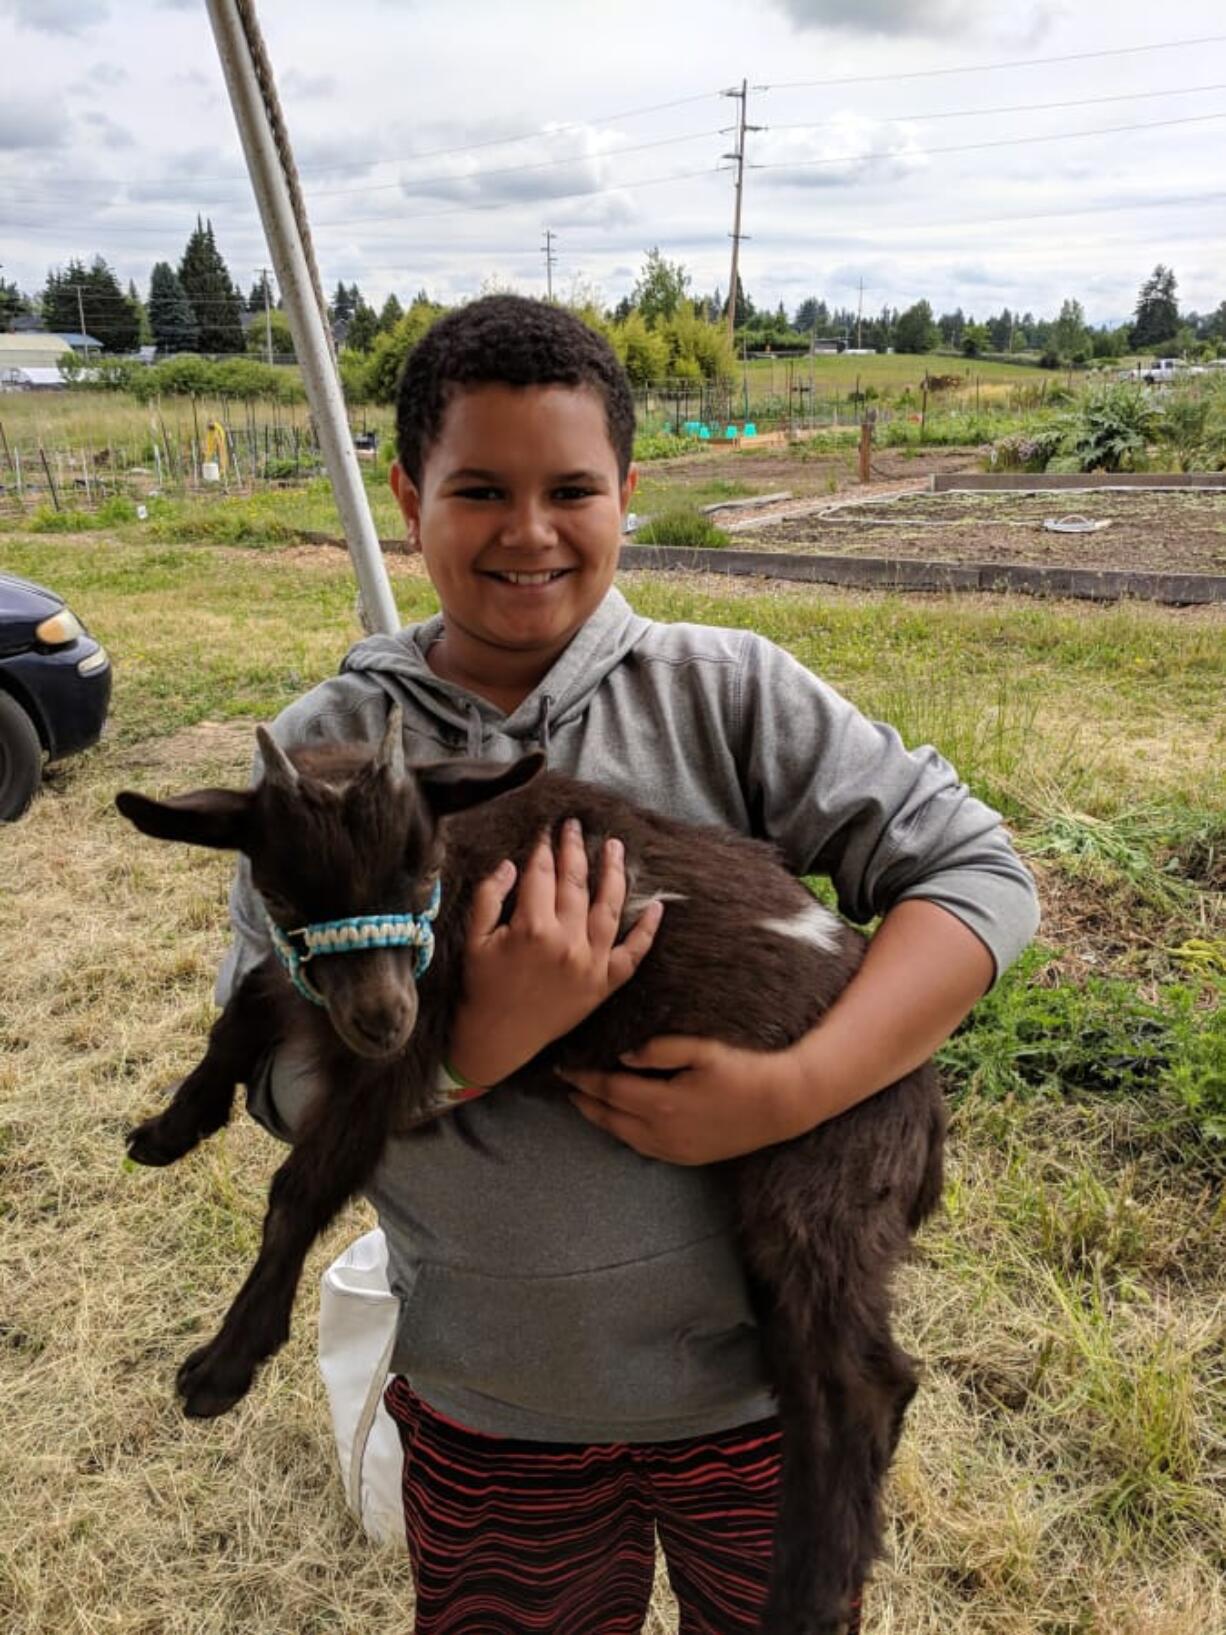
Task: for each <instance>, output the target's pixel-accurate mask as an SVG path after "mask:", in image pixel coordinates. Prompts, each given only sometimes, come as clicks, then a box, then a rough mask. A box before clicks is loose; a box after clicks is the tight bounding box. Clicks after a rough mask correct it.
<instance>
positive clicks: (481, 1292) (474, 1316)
mask: <svg viewBox="0 0 1226 1635" xmlns="http://www.w3.org/2000/svg"><path fill="white" fill-rule="evenodd" d="M441 631H442V618H441V616H440V617H435V618H433V619H429V620H427V621H425V622H424V623H423V624H420V625H416V626H411V627H409V628H408V629H405V630H402V631H401V632H400V633H399V634H398V635H396V636H372V637H369V638H367V639H366V640H365V641H361V642H359V643H358V644H357V645H356V646H355V647H354V648H353V649H352V650H351V651H350V653H349V654H348V656H347V657H346V659H345V661H344V663H343V665H342V667H341V674H340V675H339V676H338V677H336V678H335V679H334V680H331V681H326V682H324V683H322V685H320V686H318V687H316V688H314V689H313V690H312V691H311V692H310V693H308V694H307V695H306V696H305V697H304V698H301V699H299V700H298V701H297V702H295V703H294V704H292V705H290V707H289V708H288V709H287V710H285V711H284V713H283V714H282V715H281V716H280V717H279V718H278V720H277V722H276V723H275V725H274V732H275V735H276V737H277V738H278V739H279V740H280V741H281V742H282V743H285V744H302V743H311V742H318V741H320V740H326V739H362V740H372V739H374V740H377V738H378V737H379V736H380V734H381V733H382V731H383V727H384V724H385V721H386V717H387V712H388V709H389V707H390V706H391V704H392V703H393V702H396V703H399V704H400V705H401V707H402V708H403V710H404V716H405V734H406V738H405V743H406V750H407V753H408V755H409V757H410V759H417V760H429V759H438V758H440V757H444V756H448V755H457V754H468V755H482V756H486V757H489V758H492V759H495V760H511V759H514V758H517V757H518V756H520V755H522V754H523V753H525V752H526V751H527V750H529V749H533V748H537V747H540V748H542V749H544V750H546V751H547V754H548V759H549V764H550V765H551V766H552V767H553V768H555V769H556V770H559V771H563V772H566V773H569V774H572V775H574V776H577V777H582V778H587V779H590V780H592V781H593V782H597V783H600V784H603V785H605V786H606V787H609V788H612V789H614V790H617V791H619V792H621V793H622V794H624V795H627V796H629V797H631V798H632V799H634V800H636V801H639V802H641V803H643V804H645V805H647V806H651V807H654V808H656V809H658V810H660V811H663V812H666V813H668V814H669V815H670V816H672V817H675V818H680V819H684V820H688V821H690V822H694V823H716V822H718V823H724V824H728V825H730V826H731V827H733V828H735V829H738V830H740V831H741V832H743V833H748V834H753V835H757V836H759V837H763V838H769V839H771V840H773V841H774V842H775V843H776V845H777V846H778V847H779V849H780V851H781V853H782V855H783V857H784V860H785V861H786V863H787V865H788V867H789V868H790V869H792V870H793V872H794V873H796V874H798V875H807V874H819V875H826V876H828V877H829V878H830V879H831V881H832V882H833V884H834V887H835V889H836V891H837V893H838V899H839V905H840V907H841V909H842V911H843V913H844V914H845V915H847V917H848V918H849V919H851V920H853V921H856V922H859V923H863V922H866V921H868V920H870V919H872V918H873V917H874V916H875V915H878V914H881V913H884V912H885V911H886V910H887V909H889V908H890V907H892V906H893V905H894V904H895V903H898V902H900V901H901V900H903V899H904V898H907V897H923V898H927V899H929V900H931V901H933V902H936V903H939V904H941V905H942V906H943V907H944V908H946V909H948V910H949V911H950V912H951V913H953V914H955V915H957V917H958V918H959V919H960V920H962V921H963V922H964V923H965V924H966V925H968V926H969V927H970V928H971V929H972V930H973V931H974V932H975V933H976V934H977V935H978V936H979V937H980V938H981V939H982V941H983V942H984V943H985V944H986V945H987V947H988V948H989V950H990V951H991V953H992V956H993V958H994V960H995V963H996V969H997V972H998V973H999V972H1000V971H1001V970H1003V969H1004V967H1005V966H1006V965H1008V963H1009V962H1010V961H1011V960H1012V959H1013V958H1014V957H1015V956H1016V955H1017V954H1018V953H1019V952H1020V950H1021V949H1022V948H1023V947H1024V946H1025V944H1026V943H1027V941H1028V940H1029V939H1030V937H1031V936H1032V935H1033V934H1034V931H1035V928H1036V926H1037V923H1038V914H1037V907H1036V900H1035V894H1034V888H1033V885H1032V882H1031V879H1030V876H1029V875H1028V874H1027V872H1026V870H1025V869H1024V868H1023V867H1022V865H1021V864H1020V863H1019V861H1018V859H1017V857H1016V855H1015V854H1014V852H1013V850H1012V849H1011V847H1010V845H1009V842H1008V840H1007V838H1006V836H1005V833H1004V831H1003V829H1002V828H1001V826H1000V820H999V818H998V816H997V814H996V813H995V812H993V811H991V810H990V809H989V808H988V807H986V806H984V805H983V804H982V803H981V802H980V801H978V800H976V799H975V798H974V797H973V796H971V795H970V794H969V793H968V791H967V789H966V787H965V786H964V785H963V784H961V783H960V782H959V781H958V777H957V774H956V773H955V772H954V770H953V768H952V767H950V765H949V764H948V762H946V761H945V760H943V759H942V758H941V756H939V755H938V754H937V753H936V751H935V750H933V749H931V748H927V747H925V748H921V749H918V750H915V751H912V752H910V753H909V752H908V751H907V750H906V749H905V748H904V747H903V744H902V742H901V740H900V739H899V737H898V735H897V733H895V732H894V731H893V729H892V728H890V727H886V726H879V725H876V724H874V723H873V722H870V721H868V720H866V719H865V717H864V716H862V715H860V714H859V712H858V711H856V710H855V709H854V708H853V707H852V706H851V705H850V704H849V703H848V702H847V701H846V700H845V699H843V698H841V697H840V696H839V695H838V694H837V693H836V692H834V691H833V689H832V688H830V687H828V686H826V685H825V684H824V683H823V682H821V681H819V680H818V679H816V678H815V677H814V676H813V675H812V674H811V673H810V672H809V671H808V670H806V669H805V668H804V667H803V666H802V665H800V664H798V663H797V662H796V661H795V660H794V659H792V658H791V657H790V656H789V655H788V654H787V653H785V652H783V651H782V650H781V649H780V648H778V647H776V646H774V645H773V644H772V643H771V642H769V641H766V640H765V639H764V638H762V637H760V636H758V635H756V634H754V633H753V632H750V631H741V630H721V629H713V628H710V627H707V626H702V625H686V624H672V625H669V624H657V623H653V622H652V621H650V620H647V619H643V618H640V617H639V616H638V615H636V614H635V613H634V612H633V611H632V609H631V608H630V607H629V605H628V604H627V602H626V601H625V599H624V598H623V597H622V596H621V594H620V593H619V592H618V591H616V590H611V591H610V592H609V593H608V595H607V596H606V597H605V599H604V601H603V602H602V604H601V606H600V607H599V608H598V609H597V611H596V612H595V613H594V614H593V615H592V617H591V618H590V619H589V620H588V622H587V624H586V625H584V627H583V628H582V629H581V630H580V631H579V633H578V635H576V637H575V638H574V640H573V641H572V642H571V644H570V646H569V647H568V648H567V649H566V651H565V652H564V653H563V654H562V656H561V657H560V658H559V659H558V661H557V663H556V664H555V665H554V666H553V668H552V670H550V672H549V674H548V675H547V676H546V677H545V679H544V680H543V681H542V682H541V684H540V685H539V687H537V688H536V690H535V691H534V692H533V693H532V694H531V695H530V696H529V697H528V698H526V699H525V700H524V702H523V703H522V704H521V705H520V706H519V707H518V709H516V710H515V711H514V712H513V713H512V714H511V715H503V713H502V712H501V711H500V710H498V709H497V708H496V707H495V706H494V705H492V704H490V703H488V702H486V701H485V700H484V699H481V698H477V697H475V696H474V695H472V694H470V693H467V692H465V691H464V690H463V689H462V688H460V687H457V686H454V685H452V684H451V683H449V682H446V681H443V680H440V679H439V678H438V677H437V676H435V675H434V674H433V672H432V671H431V670H430V668H429V667H428V665H427V663H426V652H427V650H428V649H429V647H430V645H431V643H432V642H433V641H435V640H437V639H438V637H439V635H440V634H441ZM729 884H734V883H732V882H730V883H729ZM231 907H232V913H233V919H234V925H235V928H236V931H237V940H236V942H235V944H234V946H233V947H232V949H231V951H230V953H229V955H228V956H227V958H226V961H225V964H224V965H223V967H222V972H221V976H220V978H219V981H218V1000H219V1002H221V1003H224V1000H225V998H226V995H227V994H228V993H229V991H230V989H231V987H232V985H233V983H234V982H235V980H236V979H237V978H238V976H240V975H241V974H242V973H243V972H244V971H245V970H247V969H249V968H250V966H251V965H252V964H254V963H255V962H256V961H258V960H259V959H260V958H262V957H263V955H264V953H265V952H266V951H267V947H268V943H267V936H266V932H265V930H264V927H263V917H262V914H261V912H260V908H259V902H258V898H256V897H255V895H254V893H253V892H252V889H251V885H250V879H249V876H248V873H247V870H246V868H245V866H240V869H239V873H238V876H237V878H236V881H235V887H234V891H233V893H232V897H231ZM666 912H667V910H666ZM310 1093H311V1077H310V1064H309V1063H307V1062H303V1061H300V1060H295V1059H293V1058H292V1057H291V1056H290V1053H289V1051H288V1049H283V1050H282V1051H281V1052H279V1053H278V1055H277V1057H276V1059H275V1061H273V1062H272V1063H271V1064H270V1068H269V1070H268V1071H266V1072H265V1073H264V1075H263V1076H262V1077H261V1079H260V1080H259V1082H257V1083H256V1084H255V1085H254V1086H252V1087H251V1091H250V1095H249V1106H250V1108H251V1111H252V1112H253V1114H254V1115H255V1116H256V1117H257V1118H258V1119H259V1120H260V1121H261V1122H262V1123H264V1124H265V1125H266V1126H267V1127H268V1128H269V1129H271V1130H272V1131H273V1132H274V1133H276V1134H278V1135H281V1136H286V1135H287V1134H288V1133H289V1131H290V1130H291V1129H292V1128H293V1126H294V1123H295V1120H296V1118H297V1116H298V1115H299V1113H300V1111H301V1109H302V1107H303V1105H304V1102H305V1100H306V1098H307V1097H308V1096H309V1094H310ZM465 1117H466V1118H467V1119H468V1121H469V1122H470V1125H471V1128H472V1129H473V1131H474V1133H475V1134H476V1135H477V1137H478V1138H479V1141H480V1147H479V1148H478V1147H476V1146H474V1145H472V1144H470V1143H468V1142H465V1141H463V1140H461V1139H460V1138H459V1136H458V1134H457V1132H456V1130H455V1126H454V1121H453V1120H452V1119H450V1118H448V1117H444V1118H442V1119H441V1120H440V1127H441V1135H440V1137H439V1138H438V1139H434V1140H428V1141H420V1140H417V1141H414V1140H399V1141H395V1142H393V1143H392V1144H391V1145H390V1147H389V1149H388V1151H387V1153H386V1154H385V1156H384V1159H383V1161H382V1163H381V1164H380V1167H379V1169H378V1172H377V1173H376V1175H375V1177H374V1179H373V1181H372V1184H371V1185H370V1187H369V1189H368V1196H369V1197H370V1199H371V1201H372V1202H373V1204H374V1205H375V1208H376V1209H377V1211H378V1214H379V1219H380V1222H381V1224H382V1226H383V1228H384V1231H385V1232H386V1234H387V1240H388V1250H389V1261H390V1277H391V1284H392V1287H393V1289H394V1290H395V1291H396V1293H397V1294H398V1295H399V1297H400V1300H401V1306H402V1316H401V1324H400V1330H399V1337H398V1341H397V1349H396V1354H395V1357H394V1359H393V1366H394V1367H395V1368H396V1369H397V1371H399V1372H402V1373H405V1374H407V1375H408V1377H409V1379H410V1381H411V1382H412V1384H413V1387H414V1389H415V1390H416V1391H417V1392H418V1393H419V1395H421V1396H422V1397H423V1398H424V1399H425V1400H426V1401H427V1402H429V1403H430V1404H431V1405H432V1406H433V1407H434V1408H435V1409H437V1410H438V1411H439V1412H440V1413H443V1414H446V1415H448V1416H449V1417H451V1418H453V1419H455V1420H458V1421H460V1422H461V1423H463V1424H465V1425H468V1426H469V1427H471V1428H472V1429H474V1430H477V1431H483V1432H486V1433H489V1434H492V1435H501V1436H514V1437H526V1438H530V1439H535V1440H546V1441H567V1442H602V1441H663V1440H668V1439H671V1438H675V1437H683V1436H694V1435H702V1434H707V1433H714V1432H716V1431H719V1430H725V1429H729V1428H731V1427H733V1426H735V1425H740V1424H745V1423H747V1422H749V1421H751V1420H754V1419H758V1418H762V1417H764V1416H765V1415H767V1414H769V1413H770V1412H771V1409H772V1405H771V1399H770V1394H769V1390H768V1386H767V1379H766V1374H765V1369H764V1364H763V1359H762V1355H761V1349H760V1345H759V1337H758V1333H757V1329H756V1327H755V1324H754V1320H753V1316H752V1314H751V1311H750V1307H749V1301H748V1298H747V1294H746V1288H745V1282H744V1278H743V1274H742V1271H741V1266H740V1260H739V1256H738V1252H737V1247H736V1244H735V1241H734V1238H733V1234H732V1229H731V1212H730V1207H729V1200H728V1197H727V1195H726V1191H725V1187H724V1184H723V1182H722V1180H721V1175H720V1172H719V1171H718V1170H717V1169H690V1168H682V1167H678V1166H674V1165H669V1164H664V1163H660V1162H657V1161H655V1160H651V1159H646V1158H641V1157H639V1156H638V1154H637V1153H635V1152H633V1151H632V1150H631V1149H630V1148H629V1147H626V1146H624V1145H622V1144H621V1143H620V1142H618V1141H616V1140H614V1139H613V1138H612V1137H610V1136H608V1135H606V1134H604V1133H603V1132H602V1131H600V1130H597V1129H595V1128H594V1127H593V1126H592V1125H590V1124H589V1123H588V1122H587V1121H586V1120H585V1119H584V1118H582V1117H581V1115H580V1114H579V1113H578V1112H576V1111H575V1109H574V1108H573V1107H571V1105H570V1104H569V1102H568V1101H567V1100H566V1097H565V1096H564V1095H563V1094H561V1093H560V1094H559V1096H558V1098H557V1100H556V1101H549V1100H546V1099H542V1098H539V1097H533V1096H529V1095H524V1094H521V1093H520V1092H518V1091H516V1090H514V1089H510V1088H503V1089H499V1090H498V1091H497V1092H496V1093H494V1094H491V1095H488V1096H485V1097H484V1098H482V1099H480V1100H478V1101H475V1102H470V1103H468V1105H467V1109H466V1113H465Z"/></svg>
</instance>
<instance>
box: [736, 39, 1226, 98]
mask: <svg viewBox="0 0 1226 1635" xmlns="http://www.w3.org/2000/svg"><path fill="white" fill-rule="evenodd" d="M1223 41H1226V34H1203V35H1201V36H1200V37H1199V38H1197V39H1193V40H1159V41H1156V42H1155V43H1154V44H1153V45H1121V46H1115V47H1113V48H1112V49H1110V50H1107V51H1074V52H1070V53H1068V54H1067V55H1066V56H1062V57H1017V58H1015V59H1014V60H1013V61H1012V62H980V63H967V64H964V65H963V66H962V67H960V68H917V69H913V70H912V71H911V72H910V73H906V74H844V75H842V76H841V77H840V78H838V79H790V80H775V81H773V82H772V83H771V84H769V85H755V86H754V90H755V91H797V90H804V89H807V88H808V87H810V86H818V85H820V86H826V85H884V84H887V83H889V84H893V83H894V82H895V81H899V80H911V79H940V78H943V77H945V76H947V75H950V74H991V73H995V72H996V71H997V70H998V69H1002V68H1045V67H1047V66H1048V65H1049V64H1050V63H1057V62H1090V61H1092V60H1093V59H1096V58H1099V57H1129V56H1136V55H1137V54H1138V53H1140V52H1143V51H1176V50H1179V49H1180V48H1181V47H1183V46H1192V45H1220V44H1222V42H1223Z"/></svg>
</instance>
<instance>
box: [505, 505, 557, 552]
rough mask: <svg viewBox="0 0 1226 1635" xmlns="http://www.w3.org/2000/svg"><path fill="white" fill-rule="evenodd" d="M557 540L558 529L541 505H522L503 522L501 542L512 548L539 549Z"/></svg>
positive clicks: (555, 542)
mask: <svg viewBox="0 0 1226 1635" xmlns="http://www.w3.org/2000/svg"><path fill="white" fill-rule="evenodd" d="M557 542H558V531H557V529H556V528H555V527H554V525H553V519H552V518H551V517H550V515H549V512H548V511H547V510H546V509H545V508H544V507H543V506H539V505H525V506H522V507H520V508H518V509H517V510H516V511H515V512H514V513H513V514H512V515H511V516H509V517H508V518H507V520H506V522H505V523H504V524H503V528H502V543H503V544H504V545H506V546H508V547H509V548H510V549H512V550H515V549H518V550H524V549H528V550H539V549H540V548H541V547H542V546H547V545H556V544H557Z"/></svg>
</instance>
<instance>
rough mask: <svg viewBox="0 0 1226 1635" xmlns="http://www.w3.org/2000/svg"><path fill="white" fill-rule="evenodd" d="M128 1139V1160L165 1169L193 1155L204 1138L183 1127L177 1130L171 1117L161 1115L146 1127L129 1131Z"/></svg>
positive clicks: (145, 1123)
mask: <svg viewBox="0 0 1226 1635" xmlns="http://www.w3.org/2000/svg"><path fill="white" fill-rule="evenodd" d="M124 1140H125V1141H126V1143H127V1147H128V1157H129V1158H131V1159H132V1161H133V1162H134V1163H137V1164H148V1165H150V1167H151V1168H153V1169H162V1168H164V1167H165V1166H166V1165H167V1164H173V1163H175V1162H176V1160H178V1159H180V1158H182V1157H183V1156H184V1155H185V1154H186V1153H189V1152H191V1150H192V1148H193V1147H194V1146H196V1145H197V1143H198V1142H199V1140H200V1137H199V1135H198V1134H196V1133H194V1132H190V1131H187V1130H184V1129H182V1128H181V1127H180V1128H176V1127H175V1126H174V1125H173V1124H172V1123H170V1122H169V1115H168V1114H166V1113H159V1114H158V1116H157V1117H156V1118H147V1119H146V1120H145V1122H144V1123H143V1124H138V1125H137V1126H136V1128H135V1129H133V1130H129V1131H128V1133H127V1135H126V1136H125V1137H124Z"/></svg>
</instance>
